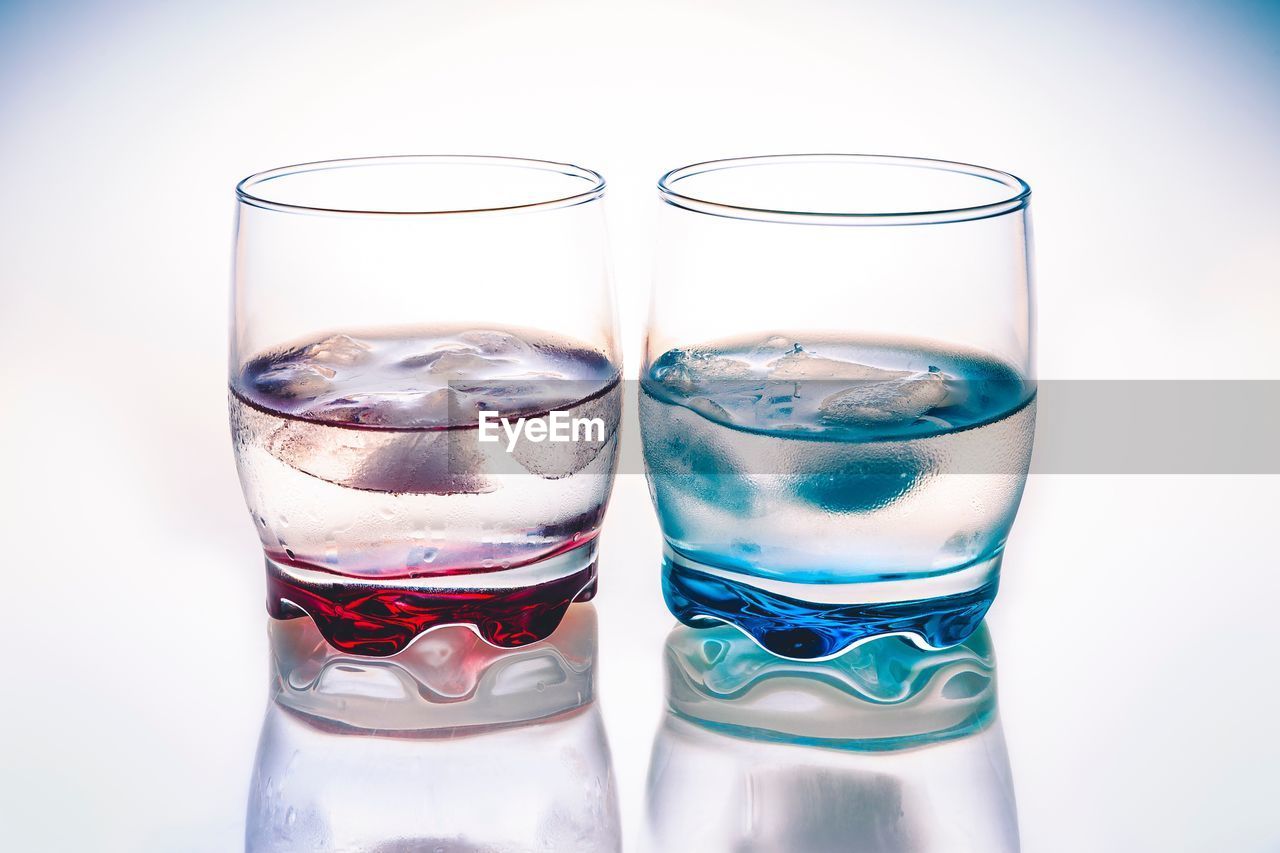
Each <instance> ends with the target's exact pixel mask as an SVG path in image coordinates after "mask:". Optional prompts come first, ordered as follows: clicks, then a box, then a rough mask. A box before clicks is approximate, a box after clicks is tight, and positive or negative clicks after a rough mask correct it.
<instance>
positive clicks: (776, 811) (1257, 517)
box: [0, 476, 1280, 853]
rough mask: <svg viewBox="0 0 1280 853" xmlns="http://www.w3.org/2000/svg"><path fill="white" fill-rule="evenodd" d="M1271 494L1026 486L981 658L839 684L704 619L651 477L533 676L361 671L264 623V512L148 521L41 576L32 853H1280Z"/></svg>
mask: <svg viewBox="0 0 1280 853" xmlns="http://www.w3.org/2000/svg"><path fill="white" fill-rule="evenodd" d="M222 497H226V498H227V499H228V501H231V500H233V499H234V498H235V497H236V496H235V494H234V492H230V491H227V493H226V494H223V495H222ZM1278 497H1280V481H1277V479H1275V478H1265V477H1258V478H1247V477H1221V478H1211V477H1200V478H1192V477H1187V478H1179V477H1148V478H1141V477H1130V478H1120V477H1116V478H1101V477H1042V476H1037V477H1033V478H1032V480H1031V481H1030V484H1029V487H1028V490H1027V495H1026V500H1025V503H1024V509H1023V512H1022V515H1021V517H1020V518H1019V521H1018V523H1017V525H1016V526H1015V530H1014V535H1013V537H1012V539H1011V541H1010V545H1009V549H1008V552H1007V556H1006V560H1005V567H1004V571H1005V575H1004V581H1003V587H1002V590H1001V592H1000V595H999V597H998V598H997V601H996V604H995V606H994V608H993V609H992V611H991V613H990V615H989V616H988V619H987V621H986V622H985V623H984V625H983V626H982V627H981V628H980V629H979V631H978V632H977V633H975V634H974V635H973V636H972V637H970V639H969V640H968V641H966V642H965V643H964V644H962V645H961V646H958V647H956V648H953V649H947V650H943V651H936V652H925V651H921V650H919V649H917V648H915V647H914V646H913V645H911V644H910V643H908V642H906V641H905V640H902V639H898V638H888V639H885V640H881V641H876V642H873V643H870V644H867V645H863V646H859V647H857V648H855V649H854V650H852V651H851V652H849V653H848V654H846V655H843V656H841V657H838V658H835V659H833V660H830V661H824V662H810V663H795V662H790V661H784V660H781V659H777V658H773V657H771V656H769V655H768V654H766V653H764V652H762V651H761V650H760V649H759V648H758V647H756V646H754V645H753V644H752V643H750V642H749V641H747V640H746V639H745V638H744V637H743V636H742V635H741V634H739V633H738V632H736V631H735V630H733V629H731V628H726V627H721V628H713V629H709V630H702V631H695V630H692V629H689V628H686V627H683V626H677V625H676V624H675V622H674V620H673V619H672V618H671V617H670V616H669V615H668V614H667V613H666V611H665V609H664V608H663V605H662V602H661V597H660V592H659V589H658V569H659V561H660V553H661V548H660V541H659V537H658V533H657V527H656V523H655V522H654V520H653V514H652V510H651V508H650V507H649V504H648V496H647V494H646V493H645V488H644V484H643V480H642V479H641V478H639V477H634V476H626V477H622V478H621V479H620V481H619V484H618V488H617V490H616V492H615V496H614V500H613V503H612V505H611V507H610V510H609V517H608V521H607V522H606V527H605V532H604V535H603V540H602V546H601V558H600V559H601V563H600V577H601V587H600V594H599V596H598V597H597V598H596V600H595V601H594V602H592V603H588V604H577V605H574V606H573V607H572V608H571V610H570V613H569V615H568V616H567V617H566V619H565V622H564V623H563V624H562V625H561V627H560V628H559V629H558V630H557V632H556V633H555V635H554V636H553V637H552V638H551V639H550V640H548V641H545V642H542V643H538V644H535V645H531V646H527V647H524V648H521V649H517V650H514V651H502V650H498V649H495V648H493V647H491V646H488V645H486V644H485V643H484V642H482V641H481V640H479V639H478V638H477V637H476V636H475V635H474V634H473V633H472V632H470V631H468V630H466V629H463V628H445V629H441V630H438V631H435V632H432V633H430V634H427V635H425V636H424V637H422V638H420V639H419V640H418V642H416V643H415V644H414V645H413V646H411V647H410V648H409V649H408V650H407V651H406V652H404V653H402V654H401V655H398V656H396V657H393V658H387V659H368V658H353V657H351V656H349V655H344V654H341V653H338V652H336V651H334V650H332V649H330V648H329V647H327V646H326V645H325V644H324V643H323V641H322V640H321V639H320V638H319V637H318V635H317V633H316V632H315V630H314V627H313V626H311V624H310V623H309V622H308V620H306V619H295V620H287V621H274V622H273V621H272V620H269V619H268V618H267V617H266V615H265V613H264V611H263V607H262V572H261V567H260V562H259V561H260V557H259V556H258V555H257V554H256V553H255V551H256V543H255V542H254V537H253V534H252V532H251V528H250V526H249V523H248V522H247V521H244V520H243V519H240V518H239V517H238V513H236V512H230V511H228V512H226V513H216V514H215V515H214V517H213V518H212V519H211V520H209V522H208V524H206V525H205V526H206V528H207V529H206V530H205V531H204V533H203V535H204V536H205V537H206V538H205V539H204V540H203V541H201V542H199V543H196V544H192V543H191V542H190V541H188V542H187V543H186V544H185V545H184V544H182V543H181V541H180V540H182V538H183V537H184V535H186V534H189V533H191V532H192V531H191V530H189V529H187V530H184V529H182V527H181V525H179V524H174V523H173V520H172V519H168V520H166V519H154V520H153V521H154V522H155V524H154V525H151V526H148V525H138V524H137V523H136V522H135V521H132V520H129V519H127V518H119V519H116V520H115V521H114V523H115V524H117V525H118V527H117V528H116V529H118V530H120V531H122V532H121V537H122V539H128V538H129V537H131V536H132V537H135V541H130V542H128V543H126V544H127V545H128V547H127V548H124V547H122V548H121V549H120V551H119V552H118V553H115V554H114V555H112V556H109V557H108V558H105V559H103V560H99V561H77V560H63V561H62V562H61V563H60V564H59V565H60V568H61V571H59V572H57V573H52V572H46V573H43V574H19V575H17V578H18V580H17V583H18V593H17V594H16V595H15V596H14V598H13V599H11V606H10V608H9V610H8V628H9V631H8V635H9V637H10V638H11V639H15V638H16V639H18V640H20V641H21V642H20V643H19V644H18V645H17V646H11V655H10V666H9V668H8V673H7V674H8V678H7V679H6V681H7V683H8V684H9V686H10V689H9V690H8V691H7V701H6V702H5V703H4V705H3V715H4V720H3V722H4V725H3V732H4V734H3V738H4V755H5V769H4V771H3V788H4V790H3V797H2V798H0V799H2V802H3V805H0V810H2V811H3V827H4V828H3V834H4V836H5V838H6V844H5V847H6V848H7V849H15V850H70V849H94V850H148V851H149V850H157V851H159V850H193V851H204V850H210V851H213V850H218V851H225V850H236V849H250V850H264V851H265V850H272V851H274V850H321V849H323V850H370V851H384V853H385V852H386V851H407V850H415V851H416V850H429V851H478V850H483V851H491V850H555V851H560V850H619V849H622V850H660V851H665V850H699V851H716V850H723V851H810V850H811V851H829V850H832V851H834V850H868V851H871V850H874V851H907V850H911V851H917V850H919V851H965V850H974V851H1000V850H1018V849H1022V850H1030V851H1041V850H1043V851H1058V850H1116V851H1132V850H1224V849H1229V850H1235V851H1250V850H1258V851H1262V850H1277V849H1280V817H1278V816H1277V812H1276V810H1275V809H1274V807H1273V806H1272V801H1273V800H1274V798H1275V795H1276V793H1277V792H1278V791H1280V789H1278V788H1277V783H1276V782H1275V773H1274V768H1275V767H1276V766H1277V765H1278V764H1280V735H1277V733H1276V726H1275V721H1276V720H1277V719H1280V688H1277V686H1276V679H1275V677H1274V673H1275V671H1276V664H1277V659H1276V653H1275V650H1274V649H1275V647H1274V645H1273V644H1272V642H1271V635H1272V633H1273V626H1274V625H1275V624H1276V617H1275V611H1274V608H1275V602H1276V601H1277V598H1278V596H1277V592H1280V581H1278V579H1277V578H1278V570H1280V565H1278V562H1280V561H1278V560H1277V557H1276V552H1275V550H1274V546H1273V545H1272V542H1271V539H1272V534H1271V531H1272V530H1273V529H1274V512H1275V508H1276V507H1277V506H1278V505H1280V501H1278V500H1277V498H1278ZM232 506H234V504H232ZM237 509H238V507H237ZM102 511H103V513H104V514H105V515H106V516H108V517H110V516H111V514H112V512H113V509H112V508H111V507H110V506H104V507H103V510H102ZM147 539H150V540H151V542H150V545H149V546H148V545H147V543H146V541H145V540H147ZM20 548H21V546H19V549H20ZM19 556H21V554H19ZM12 651H16V652H17V654H13V653H12ZM15 676H16V677H15Z"/></svg>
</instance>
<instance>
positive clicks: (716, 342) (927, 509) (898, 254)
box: [640, 154, 1036, 659]
mask: <svg viewBox="0 0 1280 853" xmlns="http://www.w3.org/2000/svg"><path fill="white" fill-rule="evenodd" d="M659 190H660V195H661V199H662V201H663V202H664V204H663V206H662V208H663V209H662V214H661V220H660V237H659V240H660V249H659V261H658V267H657V270H656V280H655V288H654V298H653V305H652V310H651V315H650V321H649V334H648V340H647V344H646V357H645V363H644V368H643V371H642V374H641V375H642V381H641V387H642V391H641V394H640V416H641V427H642V435H643V443H644V452H645V464H646V470H647V473H648V478H649V485H650V490H651V492H652V494H653V498H654V503H655V505H656V507H657V510H658V516H659V520H660V523H661V526H662V531H663V536H664V539H665V551H664V565H663V591H664V595H665V598H666V601H667V604H668V606H669V607H670V609H671V611H672V612H673V613H674V614H675V615H676V617H677V618H679V619H680V620H681V621H682V622H684V623H685V624H687V625H690V626H691V627H712V626H715V625H719V624H723V623H728V624H730V625H733V626H735V627H737V628H738V629H740V630H742V631H743V632H745V633H746V634H747V635H749V636H751V637H752V638H753V639H755V640H756V641H757V642H758V643H759V644H760V645H761V646H763V647H764V648H766V649H768V650H769V651H771V652H773V653H774V654H777V655H781V656H784V657H790V658H798V659H821V658H828V657H831V656H833V655H837V654H839V653H840V652H842V651H844V650H846V649H848V648H849V647H851V646H853V645H856V644H857V643H859V642H862V641H864V640H867V639H870V638H873V637H877V636H884V635H891V634H897V635H902V636H906V637H908V638H910V639H911V640H912V641H914V642H916V643H917V644H918V645H920V646H922V647H925V648H943V647H948V646H953V645H956V644H958V643H960V642H962V641H964V640H965V638H966V637H968V636H969V635H970V634H971V633H972V632H973V631H974V630H975V629H976V627H977V626H978V624H979V623H980V622H981V621H982V618H983V616H984V615H985V614H986V612H987V609H988V608H989V607H990V605H991V602H992V600H993V599H994V597H995V594H996V589H997V586H998V584H999V575H1000V563H1001V554H1002V552H1003V549H1004V545H1005V541H1006V539H1007V537H1008V535H1009V529H1010V527H1011V525H1012V523H1013V519H1014V515H1015V514H1016V512H1017V507H1018V502H1019V500H1020V498H1021V496H1022V490H1023V486H1024V484H1025V481H1026V475H1027V470H1028V467H1029V465H1030V459H1031V445H1032V437H1033V433H1034V427H1035V407H1036V394H1035V381H1034V379H1033V358H1034V352H1033V341H1032V330H1033V325H1034V302H1033V297H1032V286H1031V256H1030V245H1029V237H1030V221H1029V212H1028V201H1029V197H1030V189H1029V187H1028V186H1027V184H1026V183H1025V182H1023V181H1022V180H1021V179H1019V178H1017V177H1014V176H1013V175H1010V174H1007V173H1004V172H999V171H996V170H993V169H987V168H983V167H979V166H970V165H965V164H961V163H951V162H944V161H938V160H924V159H918V158H907V157H884V156H867V155H830V154H822V155H788V156H775V157H750V158H742V159H736V160H721V161H714V162H708V163H700V164H695V165H692V166H686V167H683V168H680V169H676V170H674V171H672V172H669V173H667V174H666V175H665V176H663V178H662V180H661V181H660V182H659Z"/></svg>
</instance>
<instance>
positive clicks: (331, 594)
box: [267, 562, 596, 657]
mask: <svg viewBox="0 0 1280 853" xmlns="http://www.w3.org/2000/svg"><path fill="white" fill-rule="evenodd" d="M595 594H596V564H595V563H594V562H592V563H591V565H589V566H586V567H585V568H583V569H580V570H579V571H577V572H574V573H573V574H571V575H566V576H565V577H562V578H556V579H555V580H551V581H547V582H545V583H541V584H538V585H537V586H528V587H515V588H508V589H478V590H474V589H473V590H425V591H421V592H419V591H415V590H407V589H402V588H393V587H382V588H379V587H376V586H370V585H369V584H367V583H358V582H353V583H351V584H350V585H345V584H335V583H323V584H318V583H308V582H306V581H303V580H299V579H298V578H295V577H291V576H289V575H286V574H285V573H283V572H282V571H281V570H280V569H279V568H278V567H276V566H275V565H273V564H272V563H270V562H268V563H267V612H268V613H270V614H271V615H272V616H274V617H275V618H277V619H297V618H299V617H301V616H304V615H307V616H310V617H311V619H312V621H314V622H315V623H316V627H317V628H318V629H319V630H320V633H321V634H322V635H323V636H324V638H325V640H327V641H328V643H329V644H330V645H331V646H333V647H334V648H336V649H340V650H341V651H344V652H348V653H350V654H356V655H366V656H369V657H387V656H389V655H394V654H395V653H396V652H399V651H403V650H404V649H405V648H407V647H408V645H409V644H410V643H411V642H413V640H414V638H415V637H417V636H418V635H419V634H421V633H423V632H424V631H429V630H431V629H432V628H435V627H437V626H439V625H454V624H466V625H474V626H475V628H476V630H477V631H478V632H479V634H480V636H481V637H483V638H484V639H485V640H487V641H488V642H490V643H492V644H494V645H495V646H502V647H505V648H515V647H517V646H525V645H528V644H530V643H536V642H537V641H538V640H545V639H546V638H547V637H549V636H551V633H552V632H553V631H555V629H556V626H558V625H559V624H560V620H561V619H563V618H564V614H565V611H566V610H568V609H569V605H570V604H571V603H573V602H574V601H590V600H591V599H592V598H594V597H595Z"/></svg>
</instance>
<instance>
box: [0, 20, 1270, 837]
mask: <svg viewBox="0 0 1280 853" xmlns="http://www.w3.org/2000/svg"><path fill="white" fill-rule="evenodd" d="M1277 44H1280V14H1278V13H1277V12H1276V10H1275V8H1274V4H1269V3H1266V2H1257V3H1252V4H1249V3H1212V2H1208V0H1206V2H1200V3H1154V2H1151V3H1105V2H1096V3H1089V2H1082V3H1034V4H1015V3H995V2H977V3H967V4H957V3H943V2H920V3H869V2H849V1H848V0H846V2H837V1H836V0H790V1H789V2H785V3H784V2H776V0H775V2H762V0H736V2H722V1H721V0H711V1H710V2H692V0H686V2H674V0H659V2H649V3H631V4H624V3H618V2H568V1H567V0H543V2H536V3H535V2H514V0H512V2H495V1H494V0H472V2H466V3H459V2H454V3H446V2H435V1H434V0H432V1H431V2H426V1H424V2H414V3H410V2H369V3H359V4H357V3H339V2H325V1H324V0H321V1H320V2H307V3H302V2H278V3H248V2H222V3H210V4H181V3H166V4H160V3H108V2H78V3H76V2H62V3H59V2H49V3H36V2H19V3H3V4H0V69H2V71H0V73H2V77H0V115H3V121H4V125H3V128H4V129H3V135H2V136H0V197H2V198H3V202H4V203H3V205H0V273H2V275H3V291H2V293H3V303H2V308H0V376H2V377H3V380H2V381H3V386H2V389H0V390H2V391H3V396H2V398H0V399H3V401H4V402H3V405H4V408H3V420H2V421H0V424H2V425H0V430H3V433H2V435H3V442H0V447H2V448H3V452H4V460H3V464H4V477H3V483H4V485H3V487H0V488H2V491H0V502H2V504H0V523H2V524H3V555H4V566H3V571H4V572H5V579H6V581H5V584H4V586H3V587H0V589H2V590H3V593H2V597H0V602H2V604H0V606H2V607H3V612H4V622H3V626H4V627H3V630H2V631H0V636H3V637H4V648H5V661H6V662H5V664H4V672H5V677H4V681H5V685H6V686H5V690H4V699H3V700H2V702H0V744H2V753H3V755H4V759H3V770H0V815H2V816H3V817H2V819H0V837H3V838H5V841H4V842H3V846H5V847H6V848H8V849H15V850H18V849H22V850H27V849H29V850H35V849H72V848H79V849H102V850H116V849H148V850H151V849H154V850H174V849H192V850H226V849H234V848H235V847H236V846H237V845H238V843H239V839H240V832H241V827H240V821H241V820H242V817H243V803H244V795H245V790H246V788H247V783H248V777H249V770H250V765H251V763H252V753H253V746H254V740H255V738H256V731H257V727H258V724H259V721H260V715H261V712H262V707H263V702H264V701H265V690H264V685H265V638H264V635H263V621H264V615H263V610H262V603H261V599H262V596H263V586H262V575H261V569H260V559H259V557H258V553H257V543H256V539H255V536H254V534H253V530H252V526H251V524H250V522H249V520H248V518H247V515H246V513H245V512H244V510H243V505H242V502H241V498H240V495H239V489H238V486H237V484H236V480H235V474H234V468H233V465H232V460H231V454H230V446H229V441H228V437H227V428H226V413H225V396H224V395H225V391H224V389H225V358H226V356H225V345H226V326H227V322H226V321H227V300H228V277H229V266H230V251H229V250H230V243H231V228H232V217H233V207H234V205H233V195H232V188H233V186H234V183H235V182H236V180H238V179H239V178H240V177H243V176H244V175H246V174H248V173H250V172H254V171H258V170H261V169H265V168H269V167H272V166H276V165H280V164H285V163H295V162H300V161H305V160H313V159H322V158H331V157H344V156H359V155H368V154H398V153H482V154H509V155H515V156H526V157H542V158H549V159H556V160H568V161H571V162H577V163H580V164H582V165H585V166H589V167H591V168H595V169H598V170H600V171H601V172H603V173H604V174H605V175H606V176H607V178H608V179H609V181H610V196H609V202H608V205H609V216H610V220H611V227H612V237H613V248H614V260H615V268H616V278H617V285H618V289H619V296H620V299H619V302H620V311H621V316H622V323H623V331H624V339H625V343H626V353H627V356H628V368H629V370H630V372H631V373H632V374H634V370H635V368H636V365H637V361H638V359H637V357H636V356H637V353H638V344H639V339H640V334H641V325H642V322H643V316H644V311H645V306H646V300H647V286H648V267H649V258H650V252H651V245H650V232H651V224H652V220H653V215H654V213H655V208H656V205H657V203H656V201H655V200H654V192H653V188H652V187H653V183H654V181H655V180H656V178H657V176H658V175H659V174H660V173H661V172H662V171H664V170H665V169H668V168H671V167H673V166H677V165H681V164H684V163H689V162H693V161H696V160H702V159H709V158H714V157H726V156H738V155H750V154H763V153H780V152H787V151H853V152H869V153H898V154H909V155H918V156H926V157H942V158H947V159H955V160H961V161H969V162H976V163H981V164H984V165H990V166H994V167H997V168H1002V169H1006V170H1009V171H1012V172H1014V173H1016V174H1019V175H1021V176H1023V177H1025V178H1026V179H1027V180H1028V181H1029V182H1030V183H1031V184H1032V186H1033V188H1034V191H1035V195H1034V201H1033V210H1034V215H1035V224H1036V240H1037V242H1036V249H1037V266H1038V272H1039V279H1038V287H1039V291H1038V298H1039V309H1040V324H1039V330H1040V337H1039V341H1040V350H1039V352H1040V373H1041V376H1043V377H1050V378H1135V377H1149V378H1192V377H1194V378H1270V379H1274V378H1277V357H1278V356H1280V342H1278V341H1280V335H1277V331H1278V330H1280V287H1278V286H1277V285H1280V239H1277V238H1278V237H1280V154H1278V153H1277V152H1278V151H1280V147H1278V143H1280V132H1278V131H1280V97H1277V94H1278V92H1277V84H1278V83H1280V55H1278V54H1277V49H1276V45H1277ZM1187 405H1188V406H1194V405H1195V401H1194V400H1189V401H1187ZM1150 415H1151V426H1152V428H1153V429H1159V428H1161V425H1162V424H1168V423H1170V422H1174V421H1176V418H1177V417H1178V413H1177V412H1176V411H1169V412H1152V413H1150ZM1223 417H1224V418H1248V417H1249V412H1247V411H1246V412H1224V413H1223ZM1278 497H1280V487H1278V484H1277V479H1276V478H1266V477H1257V478H1227V477H1222V478H1209V477H1202V478H1174V477H1150V478H1121V477H1116V478H1086V477H1056V478H1048V477H1036V478H1033V480H1032V482H1031V484H1030V486H1029V489H1028V492H1027V497H1026V500H1025V502H1024V507H1023V512H1022V515H1021V516H1020V518H1019V521H1018V523H1017V525H1016V527H1015V530H1014V534H1013V539H1012V541H1011V544H1010V548H1009V552H1008V556H1007V559H1006V562H1005V571H1006V574H1005V578H1006V581H1005V585H1004V588H1003V589H1002V592H1001V595H1000V599H999V600H998V602H997V604H996V607H995V609H994V610H993V614H992V618H991V625H992V632H993V636H994V639H995V643H996V648H997V652H998V654H999V655H1000V660H1001V665H1000V680H1001V696H1002V699H1001V708H1002V713H1003V717H1004V724H1005V728H1006V732H1007V735H1008V738H1009V744H1010V753H1011V759H1012V763H1013V769H1014V775H1015V780H1016V784H1017V795H1018V801H1019V815H1020V820H1021V824H1022V835H1023V842H1024V847H1025V849H1027V850H1049V851H1055V850H1084V849H1099V850H1117V851H1130V850H1220V849H1222V850H1225V849H1230V850H1274V849H1277V846H1278V845H1280V819H1278V818H1277V817H1276V815H1275V809H1274V800H1275V793H1276V782H1275V774H1274V767H1275V766H1276V763H1277V761H1278V760H1280V743H1278V738H1277V735H1276V726H1275V720H1276V719H1280V693H1278V692H1277V688H1276V687H1275V682H1274V673H1275V671H1276V668H1277V666H1276V665H1277V663H1278V662H1280V661H1278V660H1277V654H1276V650H1275V646H1274V644H1273V642H1272V633H1273V630H1272V626H1274V625H1275V622H1276V617H1275V612H1274V606H1275V605H1274V602H1275V601H1277V598H1278V596H1277V594H1278V593H1280V581H1277V570H1280V565H1278V564H1280V560H1278V559H1277V557H1276V551H1275V548H1274V545H1273V542H1272V531H1273V530H1274V529H1275V511H1276V508H1277V506H1278V505H1280V502H1278V501H1277V498H1278ZM602 547H603V552H602V559H601V574H602V586H601V594H600V598H599V599H598V606H599V609H600V619H601V663H600V667H601V678H602V684H603V699H602V705H603V708H604V711H605V716H606V721H607V724H608V727H609V734H610V738H611V742H612V745H613V751H614V759H615V769H616V772H617V775H618V784H619V788H620V793H621V798H622V803H623V815H624V820H625V821H626V827H627V832H628V833H629V834H631V833H634V832H635V831H636V829H637V826H638V822H639V821H640V819H641V817H642V812H641V803H642V799H643V778H644V772H645V765H646V763H647V760H648V749H649V744H650V742H651V739H652V733H653V729H654V726H655V724H656V722H657V720H658V717H659V715H660V713H661V708H662V704H661V680H660V659H659V654H660V648H661V643H662V637H663V636H664V634H665V632H666V631H667V629H668V628H669V626H670V624H671V620H670V618H669V617H668V616H667V615H666V613H665V610H663V608H662V605H661V600H660V597H659V593H658V583H657V569H658V553H659V539H658V533H657V526H656V523H655V522H654V520H653V514H652V510H651V509H650V507H649V504H648V498H647V495H646V493H645V489H644V485H643V481H642V480H641V479H640V478H639V477H637V476H627V477H623V478H621V480H620V482H619V484H618V488H617V490H616V492H615V497H614V502H613V505H612V507H611V509H610V513H609V517H608V520H607V523H606V529H605V534H604V538H603V546H602Z"/></svg>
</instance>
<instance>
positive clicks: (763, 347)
mask: <svg viewBox="0 0 1280 853" xmlns="http://www.w3.org/2000/svg"><path fill="white" fill-rule="evenodd" d="M803 349H804V347H802V346H801V345H800V342H799V341H797V340H795V339H794V338H788V337H786V336H785V335H773V336H772V337H768V338H765V339H764V340H763V341H761V342H760V343H759V344H757V345H756V346H755V347H754V348H753V349H752V350H751V355H752V356H754V357H756V358H759V359H775V358H778V357H780V356H783V355H786V354H787V353H798V352H801V351H802V350H803Z"/></svg>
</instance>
